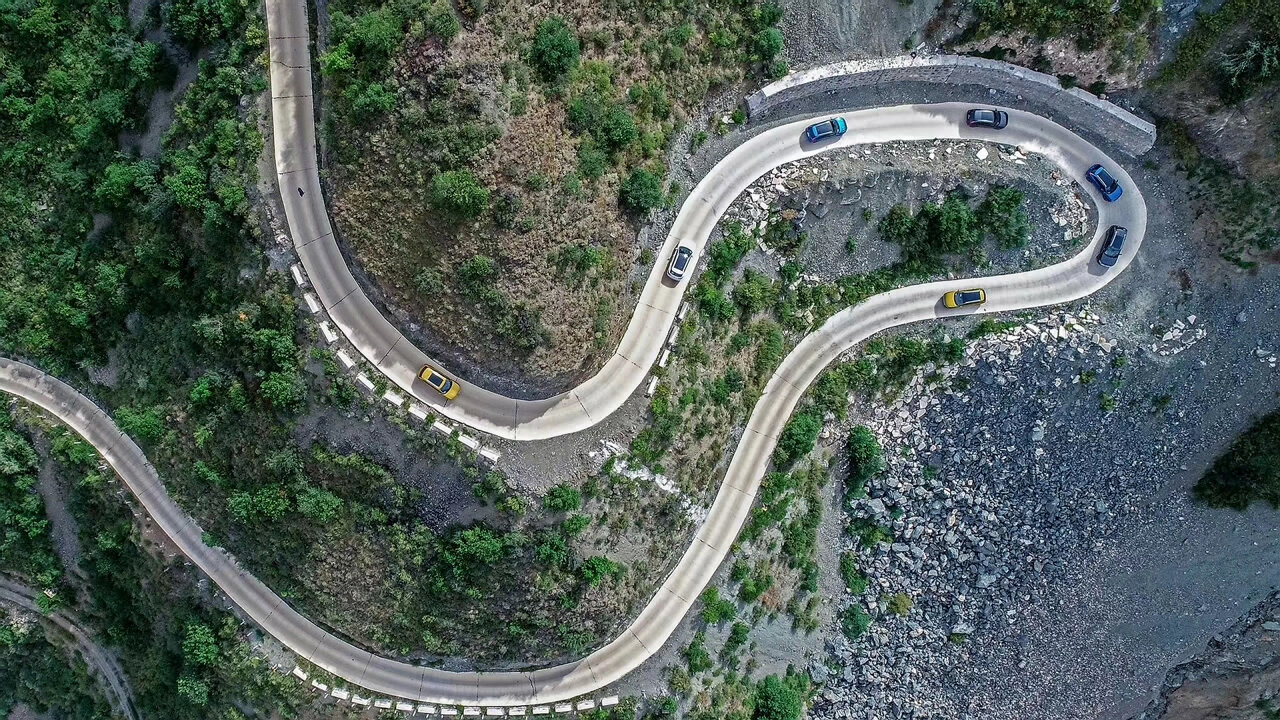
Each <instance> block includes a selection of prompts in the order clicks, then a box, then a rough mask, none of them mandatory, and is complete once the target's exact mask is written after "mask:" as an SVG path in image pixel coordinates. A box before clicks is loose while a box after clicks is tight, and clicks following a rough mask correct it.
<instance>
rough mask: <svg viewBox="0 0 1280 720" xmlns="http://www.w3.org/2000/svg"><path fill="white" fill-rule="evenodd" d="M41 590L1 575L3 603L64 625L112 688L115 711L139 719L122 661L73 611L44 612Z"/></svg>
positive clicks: (83, 655) (87, 660) (0, 589)
mask: <svg viewBox="0 0 1280 720" xmlns="http://www.w3.org/2000/svg"><path fill="white" fill-rule="evenodd" d="M39 592H40V591H39V590H36V589H35V588H30V587H27V586H26V585H23V584H21V583H17V582H14V581H12V580H9V579H8V578H4V577H0V603H7V604H9V605H15V606H17V607H20V608H23V609H25V610H30V611H32V612H34V613H37V614H39V615H40V616H41V617H44V618H46V619H48V620H50V621H51V622H53V623H54V624H55V625H57V626H58V627H59V628H61V629H62V630H63V632H65V633H66V634H67V635H69V636H70V637H71V639H72V640H73V641H75V643H76V646H77V647H79V648H80V655H81V656H82V657H83V658H84V661H85V663H86V664H87V665H88V666H89V667H90V668H92V669H93V671H94V674H96V675H97V676H98V679H99V680H101V681H102V682H103V683H105V684H106V686H107V689H108V690H109V691H110V695H111V697H110V700H111V704H112V705H113V706H114V707H115V709H116V711H117V712H119V713H120V714H121V715H122V716H123V717H126V718H128V719H129V720H138V714H137V712H136V711H135V710H134V708H133V693H132V692H131V691H130V690H129V679H128V678H127V677H126V676H125V674H124V670H123V669H121V667H120V664H119V663H117V662H116V659H115V658H114V657H112V656H111V654H110V653H108V652H106V651H105V650H103V649H102V648H101V647H100V646H99V645H98V644H97V643H95V642H94V641H93V640H92V639H90V637H89V634H90V633H91V632H92V631H91V630H89V629H87V628H85V627H84V626H83V625H81V624H80V620H79V619H78V618H76V617H75V616H74V615H72V614H70V613H68V612H65V611H63V610H57V611H54V612H53V613H50V614H48V615H45V614H44V613H42V612H41V611H40V606H39V605H37V604H36V597H37V594H38V593H39Z"/></svg>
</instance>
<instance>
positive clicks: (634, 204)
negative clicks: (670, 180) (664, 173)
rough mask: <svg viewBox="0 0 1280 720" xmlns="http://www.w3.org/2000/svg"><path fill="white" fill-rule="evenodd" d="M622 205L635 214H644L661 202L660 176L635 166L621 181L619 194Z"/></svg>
mask: <svg viewBox="0 0 1280 720" xmlns="http://www.w3.org/2000/svg"><path fill="white" fill-rule="evenodd" d="M620 199H621V200H622V205H623V207H625V208H626V209H628V210H630V211H631V212H633V213H636V214H637V215H641V214H644V213H646V212H648V211H649V210H650V209H652V208H655V207H657V206H658V205H660V204H661V203H662V178H660V177H658V176H657V175H655V174H653V173H651V172H649V171H648V170H645V169H644V168H636V169H635V170H632V171H631V174H630V175H628V176H627V179H626V180H623V181H622V191H621V195H620Z"/></svg>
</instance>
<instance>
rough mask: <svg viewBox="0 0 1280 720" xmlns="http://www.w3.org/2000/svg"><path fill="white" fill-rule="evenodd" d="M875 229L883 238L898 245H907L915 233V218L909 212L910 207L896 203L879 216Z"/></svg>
mask: <svg viewBox="0 0 1280 720" xmlns="http://www.w3.org/2000/svg"><path fill="white" fill-rule="evenodd" d="M876 229H878V230H879V231H880V236H881V237H883V238H884V239H885V240H887V241H889V242H891V243H896V244H898V245H907V244H909V243H911V242H912V239H913V238H914V236H915V234H916V219H915V217H914V216H913V215H912V214H911V208H909V207H907V206H906V205H903V204H902V203H898V204H897V205H894V206H893V207H891V208H889V212H888V213H887V214H886V215H885V216H884V217H883V218H880V223H879V224H878V225H877V226H876Z"/></svg>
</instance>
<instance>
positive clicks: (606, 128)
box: [593, 105, 640, 151]
mask: <svg viewBox="0 0 1280 720" xmlns="http://www.w3.org/2000/svg"><path fill="white" fill-rule="evenodd" d="M593 134H594V135H595V137H596V138H597V139H599V140H600V142H601V143H602V144H603V145H604V146H605V147H607V148H609V149H610V150H615V151H616V150H621V149H622V148H625V147H626V146H628V145H630V144H631V143H633V142H635V140H636V138H638V137H640V130H639V129H638V128H636V119H635V118H634V117H632V116H631V113H629V112H627V109H626V108H625V107H622V106H621V105H613V106H611V107H610V108H609V109H608V110H607V111H605V113H604V116H603V117H602V118H600V123H599V125H598V127H596V128H595V130H594V132H593Z"/></svg>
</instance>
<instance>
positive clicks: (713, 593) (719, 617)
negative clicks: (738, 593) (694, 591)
mask: <svg viewBox="0 0 1280 720" xmlns="http://www.w3.org/2000/svg"><path fill="white" fill-rule="evenodd" d="M737 616H738V607H737V606H736V605H734V604H733V601H732V600H730V599H728V598H723V597H721V596H720V590H719V588H714V587H712V588H707V589H706V590H705V591H703V593H702V621H703V622H705V623H707V624H708V625H719V624H720V623H722V622H725V621H727V620H732V619H734V618H735V617H737Z"/></svg>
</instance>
